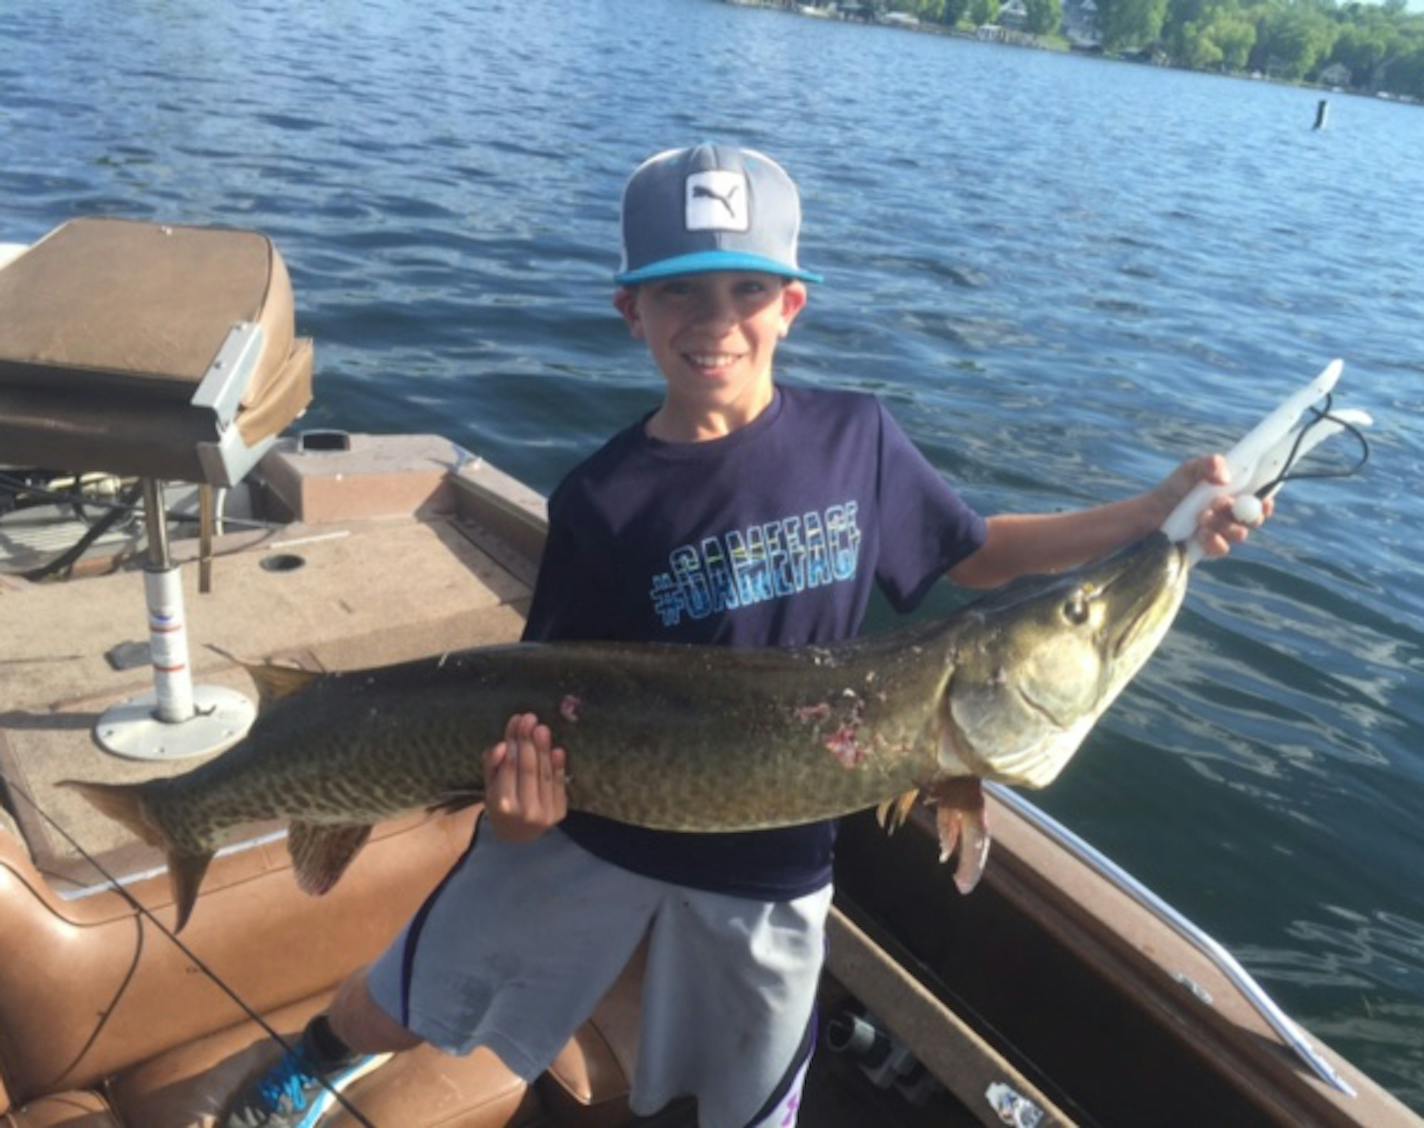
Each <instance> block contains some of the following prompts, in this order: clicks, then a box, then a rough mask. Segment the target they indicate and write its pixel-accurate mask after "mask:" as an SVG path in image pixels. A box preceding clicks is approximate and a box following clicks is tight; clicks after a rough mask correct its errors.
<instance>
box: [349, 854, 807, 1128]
mask: <svg viewBox="0 0 1424 1128" xmlns="http://www.w3.org/2000/svg"><path fill="white" fill-rule="evenodd" d="M830 903H831V887H830V886H829V885H827V886H826V887H825V888H824V889H820V890H817V891H816V892H815V893H810V894H807V895H806V896H804V897H799V898H797V899H796V900H794V901H757V900H752V899H749V898H745V897H731V896H727V895H725V894H721V893H709V892H706V891H703V890H698V889H688V888H686V887H684V886H680V885H671V884H668V883H667V882H664V881H658V880H655V879H654V878H650V877H643V876H641V875H640V874H635V873H631V872H629V871H628V870H625V869H621V868H619V867H618V866H615V865H612V864H610V863H608V862H605V861H603V860H602V859H600V858H597V857H595V856H594V855H592V854H590V853H589V852H588V851H586V850H584V849H583V848H582V847H580V846H578V845H576V844H575V843H574V842H573V841H572V840H571V839H569V838H568V837H567V836H565V835H564V834H561V833H557V832H554V833H550V834H546V835H544V836H543V837H542V838H540V839H538V840H537V841H535V842H532V843H528V844H525V845H510V844H508V843H504V842H501V841H500V840H499V839H498V838H496V837H495V836H494V834H492V833H490V832H488V831H485V832H484V833H481V834H480V835H479V837H478V840H477V844H476V845H475V846H474V847H473V848H472V849H471V850H470V852H469V853H468V854H467V855H466V856H465V858H464V859H463V860H462V861H461V863H460V864H459V865H458V866H457V867H456V868H455V869H454V870H453V871H452V872H451V873H450V875H449V877H447V878H446V880H445V881H444V882H443V883H442V884H441V886H440V887H439V888H438V889H437V890H436V891H435V892H434V893H433V894H431V896H430V898H429V900H427V902H426V903H425V906H424V907H423V908H422V909H421V911H420V912H419V913H418V914H417V915H416V917H415V918H414V919H413V920H412V921H411V922H410V924H408V925H407V926H406V928H405V930H404V931H403V932H402V933H401V934H400V936H398V937H397V938H396V940H395V942H394V943H393V944H392V945H391V946H390V948H388V949H387V950H386V952H385V953H384V954H383V955H382V956H381V957H380V959H378V960H377V961H376V963H375V965H374V966H373V967H372V969H371V972H370V977H369V985H370V991H371V996H372V998H373V999H374V1000H375V1001H376V1003H377V1004H378V1005H379V1006H380V1007H381V1009H382V1010H384V1011H385V1012H386V1013H387V1014H389V1015H391V1017H393V1018H394V1019H396V1021H398V1022H399V1023H400V1024H401V1025H402V1026H404V1027H405V1028H406V1029H408V1030H410V1031H411V1032H412V1033H413V1034H415V1035H417V1036H418V1037H420V1038H422V1039H424V1040H425V1041H427V1042H430V1043H431V1044H432V1045H434V1046H437V1047H439V1048H440V1049H443V1050H445V1051H447V1052H449V1053H455V1054H464V1053H469V1052H470V1051H471V1050H473V1049H474V1048H475V1047H477V1046H488V1047H489V1048H490V1049H491V1050H493V1051H494V1052H495V1053H497V1054H498V1055H499V1056H500V1058H501V1059H503V1061H504V1062H505V1064H507V1065H508V1066H509V1067H510V1068H511V1069H513V1070H514V1071H515V1072H516V1073H518V1074H519V1075H520V1076H521V1077H523V1078H525V1079H526V1080H532V1079H533V1078H535V1077H537V1076H538V1075H539V1074H541V1073H543V1072H544V1071H545V1070H546V1069H547V1068H548V1067H549V1065H550V1064H551V1063H552V1062H553V1060H554V1058H555V1056H556V1055H557V1054H558V1053H559V1051H560V1050H561V1049H562V1048H563V1046H564V1044H565V1043H566V1042H568V1040H569V1038H570V1037H571V1036H572V1034H573V1032H574V1031H575V1030H576V1029H577V1028H578V1027H579V1026H580V1025H581V1024H582V1023H583V1022H584V1021H585V1020H586V1019H587V1018H588V1017H589V1015H590V1014H592V1013H593V1009H594V1007H595V1006H596V1005H597V1003H598V1001H599V1000H600V999H601V998H602V997H603V995H604V994H605V993H606V992H607V991H608V989H609V987H610V986H611V985H612V984H613V981H614V980H615V979H617V978H618V975H619V973H620V972H621V971H622V970H623V968H624V966H625V965H626V964H627V963H628V960H629V957H630V956H631V955H632V954H633V952H634V951H635V950H636V949H637V947H638V945H639V943H640V942H641V941H642V940H643V938H644V937H645V936H646V937H647V938H648V941H649V948H648V956H647V970H646V973H645V975H644V979H643V1011H642V1035H641V1038H640V1040H639V1050H638V1062H637V1067H636V1069H635V1076H634V1079H633V1091H632V1099H631V1103H632V1107H633V1110H634V1112H637V1113H639V1114H649V1113H652V1112H656V1111H657V1110H658V1109H660V1108H661V1107H662V1106H663V1105H665V1104H666V1103H667V1102H668V1101H671V1100H673V1099H674V1098H676V1097H680V1096H689V1095H690V1096H695V1097H696V1098H697V1101H698V1110H699V1119H700V1121H701V1123H702V1124H703V1125H704V1126H715V1128H743V1126H744V1125H748V1124H752V1123H762V1122H766V1123H775V1124H778V1125H780V1124H783V1123H784V1124H794V1123H795V1113H794V1109H795V1105H796V1100H797V1097H798V1095H799V1089H800V1082H801V1080H802V1078H803V1077H804V1074H805V1065H806V1062H807V1060H809V1052H810V1042H809V1040H808V1031H809V1029H810V1023H811V1018H812V1012H813V1010H814V1004H815V997H816V986H817V981H818V979H819V977H820V972H821V963H822V959H823V957H824V950H825V940H824V937H825V919H826V913H827V911H828V910H829V908H830ZM773 1098H775V1100H773ZM788 1110H789V1111H788Z"/></svg>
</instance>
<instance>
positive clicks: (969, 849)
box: [928, 778, 990, 893]
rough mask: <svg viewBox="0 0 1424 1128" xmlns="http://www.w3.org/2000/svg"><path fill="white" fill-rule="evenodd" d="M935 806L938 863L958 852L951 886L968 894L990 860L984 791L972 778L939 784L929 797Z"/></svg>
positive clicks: (987, 816)
mask: <svg viewBox="0 0 1424 1128" xmlns="http://www.w3.org/2000/svg"><path fill="white" fill-rule="evenodd" d="M928 801H929V802H930V803H932V804H934V807H935V826H936V827H937V828H938V830H939V860H940V861H941V862H947V861H949V859H950V856H951V855H952V854H953V853H954V851H955V848H956V847H958V849H959V862H958V864H957V865H956V866H955V867H954V884H955V887H956V888H957V889H958V890H959V891H960V892H961V893H970V892H972V891H973V889H974V887H975V886H976V885H978V884H979V879H980V878H981V877H983V876H984V864H985V863H986V862H987V861H988V860H989V841H990V839H989V812H988V810H987V809H986V808H985V806H984V789H983V787H982V786H981V785H980V782H979V780H977V779H974V778H967V779H952V780H946V781H945V782H943V783H938V784H936V785H935V786H934V788H933V789H932V790H931V792H930V795H929V800H928Z"/></svg>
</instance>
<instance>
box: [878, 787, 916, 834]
mask: <svg viewBox="0 0 1424 1128" xmlns="http://www.w3.org/2000/svg"><path fill="white" fill-rule="evenodd" d="M919 797H920V789H919V788H918V787H912V788H911V789H910V790H909V791H907V792H905V793H904V794H903V795H896V796H894V797H893V798H890V799H887V800H885V802H883V803H881V804H880V806H878V807H876V808H875V819H876V821H877V822H879V823H880V826H881V828H882V829H883V830H884V831H885V833H886V834H894V833H895V832H896V831H897V830H899V829H900V828H901V827H902V826H904V825H905V820H906V819H908V818H909V817H910V812H911V811H912V810H914V809H915V800H916V799H918V798H919Z"/></svg>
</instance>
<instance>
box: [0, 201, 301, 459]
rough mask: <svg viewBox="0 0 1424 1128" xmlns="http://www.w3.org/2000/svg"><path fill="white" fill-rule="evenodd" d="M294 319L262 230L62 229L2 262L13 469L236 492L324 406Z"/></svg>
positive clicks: (110, 224)
mask: <svg viewBox="0 0 1424 1128" xmlns="http://www.w3.org/2000/svg"><path fill="white" fill-rule="evenodd" d="M293 310H294V306H293V299H292V286H291V281H290V279H289V277H288V274H287V268H286V265H285V264H284V263H283V261H282V257H281V255H280V254H278V252H277V250H276V248H275V247H274V246H273V245H272V242H271V240H269V239H267V238H266V237H265V236H263V235H260V234H257V233H256V232H251V231H231V230H218V229H210V228H198V227H178V226H169V225H164V224H157V223H144V222H136V221H130V220H120V219H76V220H72V221H70V222H69V223H65V224H63V225H62V226H60V227H58V228H56V229H55V230H54V231H52V232H50V233H49V234H48V235H47V236H45V237H44V238H43V239H41V240H40V241H39V242H38V243H36V244H35V245H34V246H32V247H30V248H29V249H28V250H26V251H25V252H24V253H22V254H21V255H19V257H17V258H15V259H13V260H12V261H10V262H8V263H7V264H6V265H4V266H3V267H0V452H3V458H4V460H5V461H6V462H7V463H10V464H12V465H22V464H23V465H32V466H44V467H47V468H50V469H57V470H74V471H87V470H103V471H108V472H110V473H114V474H119V475H124V476H137V477H145V478H156V479H167V480H181V481H188V482H198V483H207V484H210V485H215V486H231V485H235V484H236V483H237V482H238V481H239V480H240V479H241V478H242V477H243V475H244V474H246V473H247V471H248V470H249V469H250V468H251V467H252V466H253V465H254V464H255V463H256V462H257V460H258V459H259V458H260V457H261V455H262V454H263V452H264V451H265V450H266V449H267V448H268V446H269V445H270V444H271V442H272V440H273V439H274V438H275V436H276V435H277V434H278V433H279V432H280V431H281V430H282V429H283V428H284V427H286V426H288V425H289V424H290V423H291V422H292V421H293V420H294V419H296V418H297V417H298V416H299V415H300V414H301V413H302V412H303V411H304V410H305V409H306V406H307V404H308V403H310V402H311V396H312V357H313V352H312V343H311V341H310V340H306V339H300V338H297V337H296V336H295V315H294V312H293Z"/></svg>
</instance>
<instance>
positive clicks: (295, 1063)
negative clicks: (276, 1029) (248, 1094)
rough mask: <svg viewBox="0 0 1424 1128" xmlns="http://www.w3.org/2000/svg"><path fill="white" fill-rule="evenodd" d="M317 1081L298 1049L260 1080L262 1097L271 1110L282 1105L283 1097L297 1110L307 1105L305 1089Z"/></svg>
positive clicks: (277, 1108)
mask: <svg viewBox="0 0 1424 1128" xmlns="http://www.w3.org/2000/svg"><path fill="white" fill-rule="evenodd" d="M316 1082H317V1076H316V1074H315V1072H313V1071H312V1069H311V1068H310V1066H309V1065H308V1063H307V1059H306V1055H304V1054H303V1053H302V1052H301V1051H300V1050H293V1051H292V1052H291V1053H289V1054H287V1055H286V1056H285V1057H284V1058H283V1059H282V1060H281V1061H280V1062H278V1063H277V1066H276V1067H275V1068H274V1069H273V1070H272V1072H271V1073H270V1074H268V1075H267V1080H265V1081H263V1082H262V1085H261V1087H260V1092H261V1093H262V1099H263V1100H265V1101H266V1102H267V1103H268V1106H269V1107H270V1109H271V1110H272V1111H273V1112H276V1111H277V1110H279V1109H280V1108H281V1107H282V1099H283V1098H284V1097H285V1098H286V1099H287V1100H288V1101H290V1102H291V1105H292V1108H293V1109H295V1110H296V1111H297V1112H300V1111H302V1109H304V1108H306V1107H307V1095H306V1089H307V1087H308V1086H309V1085H312V1084H315V1083H316Z"/></svg>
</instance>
